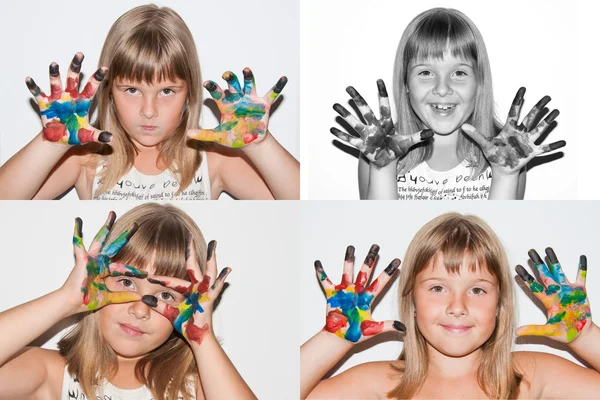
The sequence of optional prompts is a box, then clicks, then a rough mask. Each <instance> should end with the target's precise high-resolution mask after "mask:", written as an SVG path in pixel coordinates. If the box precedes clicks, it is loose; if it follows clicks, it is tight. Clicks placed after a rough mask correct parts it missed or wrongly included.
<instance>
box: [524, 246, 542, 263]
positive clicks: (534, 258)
mask: <svg viewBox="0 0 600 400" xmlns="http://www.w3.org/2000/svg"><path fill="white" fill-rule="evenodd" d="M527 254H528V255H529V258H531V261H533V262H534V263H535V264H537V265H541V264H543V263H544V261H542V258H541V257H540V255H539V254H538V253H537V251H535V250H534V249H531V250H529V251H528V252H527Z"/></svg>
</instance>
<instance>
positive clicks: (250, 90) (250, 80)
mask: <svg viewBox="0 0 600 400" xmlns="http://www.w3.org/2000/svg"><path fill="white" fill-rule="evenodd" d="M242 72H243V74H244V94H248V95H250V96H256V82H255V81H254V74H253V73H252V70H251V69H250V68H248V67H246V68H244V70H243V71H242Z"/></svg>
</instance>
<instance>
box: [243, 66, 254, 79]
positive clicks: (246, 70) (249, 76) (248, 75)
mask: <svg viewBox="0 0 600 400" xmlns="http://www.w3.org/2000/svg"><path fill="white" fill-rule="evenodd" d="M242 73H243V74H244V79H245V80H247V81H251V80H253V79H254V75H253V74H252V71H251V70H250V68H244V70H243V71H242Z"/></svg>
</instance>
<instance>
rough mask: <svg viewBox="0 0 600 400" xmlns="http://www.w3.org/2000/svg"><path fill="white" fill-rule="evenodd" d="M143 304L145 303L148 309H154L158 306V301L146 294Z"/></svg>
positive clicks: (143, 297)
mask: <svg viewBox="0 0 600 400" xmlns="http://www.w3.org/2000/svg"><path fill="white" fill-rule="evenodd" d="M142 303H144V304H145V305H147V306H148V307H152V308H154V307H156V306H158V299H157V298H156V297H154V296H150V295H149V294H145V295H143V296H142Z"/></svg>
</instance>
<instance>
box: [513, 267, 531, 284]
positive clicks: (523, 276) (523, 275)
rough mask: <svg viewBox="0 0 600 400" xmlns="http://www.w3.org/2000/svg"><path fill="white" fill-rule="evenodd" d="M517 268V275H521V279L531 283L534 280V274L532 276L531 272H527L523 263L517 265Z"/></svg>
mask: <svg viewBox="0 0 600 400" xmlns="http://www.w3.org/2000/svg"><path fill="white" fill-rule="evenodd" d="M515 270H516V271H517V275H519V277H521V279H523V280H524V281H525V282H527V283H531V282H533V281H534V279H533V276H531V275H530V274H529V272H527V270H526V269H525V268H523V267H522V266H521V265H517V267H516V268H515Z"/></svg>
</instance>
